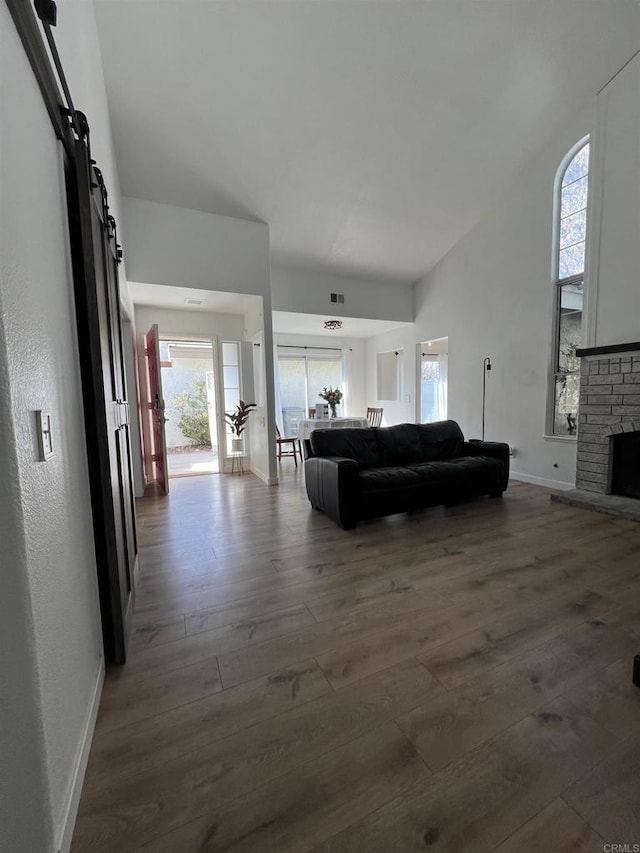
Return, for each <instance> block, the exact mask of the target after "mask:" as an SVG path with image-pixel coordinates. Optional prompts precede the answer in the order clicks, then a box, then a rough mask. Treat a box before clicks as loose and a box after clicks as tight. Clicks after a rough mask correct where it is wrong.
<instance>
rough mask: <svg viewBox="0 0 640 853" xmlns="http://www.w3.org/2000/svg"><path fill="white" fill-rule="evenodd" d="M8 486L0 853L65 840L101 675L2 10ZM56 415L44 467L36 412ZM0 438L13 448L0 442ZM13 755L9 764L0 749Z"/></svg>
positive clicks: (11, 39) (44, 255)
mask: <svg viewBox="0 0 640 853" xmlns="http://www.w3.org/2000/svg"><path fill="white" fill-rule="evenodd" d="M0 33H1V34H2V36H1V38H2V42H1V45H0V57H1V60H0V61H1V69H0V79H1V80H2V104H1V109H2V122H1V124H0V150H1V152H2V158H1V160H0V216H1V218H2V228H1V229H0V235H1V236H0V241H1V243H0V258H1V259H2V267H1V276H2V277H1V291H0V292H1V299H2V314H1V317H0V332H1V336H2V346H1V347H0V361H2V380H3V381H2V383H1V384H2V392H1V394H2V397H1V400H0V403H1V405H0V434H1V435H2V439H3V440H2V456H3V460H2V465H3V466H4V467H5V469H6V467H7V466H10V470H9V471H8V472H7V478H6V479H5V478H4V477H3V484H4V485H3V488H2V517H3V532H4V529H6V528H8V529H9V533H10V535H9V537H8V539H5V537H4V535H3V537H2V555H1V556H0V559H1V560H2V578H3V580H2V595H1V596H0V625H1V626H2V630H3V632H6V633H7V635H9V637H11V638H12V639H11V646H10V647H6V646H5V643H4V642H3V643H2V650H3V652H4V651H5V649H6V648H10V649H11V655H10V658H9V659H8V660H7V659H5V658H4V657H3V659H2V673H1V677H2V685H1V686H2V691H1V692H2V697H3V698H2V700H0V701H1V702H3V703H7V700H9V701H10V702H11V706H10V707H9V708H8V709H7V708H6V707H5V705H4V704H3V705H2V710H1V711H0V713H1V714H2V718H1V720H0V732H1V738H2V744H3V748H2V761H0V790H2V797H0V800H1V801H2V805H3V807H4V808H5V809H6V811H7V813H6V814H5V815H3V816H2V820H0V823H1V826H2V829H1V830H0V849H2V851H3V853H5V851H6V853H50V851H51V850H53V849H54V845H56V846H57V845H59V844H60V843H61V833H62V828H63V824H64V822H65V817H66V813H67V809H68V807H69V803H70V795H71V790H72V785H73V781H74V777H75V775H76V771H77V767H78V760H79V756H80V750H81V746H82V739H83V734H84V731H85V727H86V725H87V722H88V719H89V715H90V711H91V703H92V699H93V696H94V693H95V690H96V686H97V685H98V684H99V678H100V673H101V656H102V641H101V634H100V618H99V608H98V595H97V580H96V568H95V558H94V551H93V533H92V519H91V510H90V498H89V482H88V474H87V460H86V450H85V439H84V423H83V412H82V398H81V389H80V376H79V367H78V348H77V341H76V332H75V312H74V304H73V294H72V285H71V277H70V265H69V252H68V235H67V228H66V204H65V198H64V182H63V171H62V162H61V156H60V155H61V152H60V148H59V145H58V143H57V141H56V140H55V138H54V135H53V131H52V129H51V125H50V121H49V118H48V116H47V113H46V111H45V107H44V105H43V103H42V100H41V96H40V93H39V90H38V88H37V85H36V82H35V79H34V77H33V74H32V72H31V69H30V67H29V65H28V62H27V59H26V56H25V54H24V51H23V48H22V45H21V43H20V41H19V38H18V35H17V33H16V31H15V28H14V26H13V23H12V21H11V19H10V17H9V15H8V12H7V8H6V6H5V5H4V4H1V5H0ZM38 409H45V410H48V411H50V412H51V416H52V426H53V441H54V448H55V453H54V456H53V457H52V458H51V459H49V460H48V461H47V462H41V461H39V458H38V453H37V442H36V422H35V415H34V412H35V411H36V410H38ZM5 438H6V439H7V440H5ZM5 744H8V745H9V746H10V753H11V755H13V756H18V757H19V758H20V761H19V762H17V763H14V762H12V761H11V760H9V761H8V762H7V761H5V749H4V745H5Z"/></svg>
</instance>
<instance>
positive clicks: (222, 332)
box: [134, 305, 244, 341]
mask: <svg viewBox="0 0 640 853" xmlns="http://www.w3.org/2000/svg"><path fill="white" fill-rule="evenodd" d="M134 310H135V323H136V331H137V332H138V335H139V336H143V335H145V334H146V333H147V332H148V331H149V329H150V328H151V326H153V324H154V323H157V324H158V328H159V329H160V335H161V336H162V335H169V336H177V337H183V336H184V337H185V338H186V339H187V340H189V339H190V337H191V336H195V337H196V338H199V337H203V338H219V339H220V340H225V341H241V340H242V336H243V332H244V317H243V315H242V314H216V313H215V312H213V311H181V310H180V309H179V308H154V307H153V306H149V305H136V306H135V309H134Z"/></svg>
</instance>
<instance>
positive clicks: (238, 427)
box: [224, 400, 256, 438]
mask: <svg viewBox="0 0 640 853" xmlns="http://www.w3.org/2000/svg"><path fill="white" fill-rule="evenodd" d="M255 408H256V404H255V403H245V402H244V400H240V402H239V403H238V405H237V406H236V410H235V412H225V413H224V416H225V418H226V421H227V425H228V426H229V428H230V429H231V432H232V433H233V434H234V435H235V437H236V438H240V436H241V435H242V433H243V432H244V428H245V424H246V423H247V421H248V420H249V415H250V414H251V412H252V411H253V409H255Z"/></svg>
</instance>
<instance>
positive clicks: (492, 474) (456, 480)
mask: <svg viewBox="0 0 640 853" xmlns="http://www.w3.org/2000/svg"><path fill="white" fill-rule="evenodd" d="M409 467H410V470H411V471H413V472H414V473H415V474H417V475H418V477H419V478H420V481H421V482H423V483H427V482H428V483H430V484H432V485H434V486H443V487H445V486H446V488H447V491H451V490H452V489H455V488H456V486H457V485H459V484H460V485H463V486H464V491H469V490H473V488H474V486H475V485H476V484H478V485H479V486H481V487H483V488H484V487H485V484H486V483H487V480H490V481H491V482H495V484H496V486H497V485H499V484H500V483H501V481H502V476H503V466H502V463H501V462H500V460H499V459H492V458H491V457H489V456H458V457H456V458H455V459H447V460H446V461H444V460H443V461H440V462H421V463H419V464H418V465H411V466H409Z"/></svg>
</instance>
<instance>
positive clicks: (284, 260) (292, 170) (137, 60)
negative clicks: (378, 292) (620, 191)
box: [96, 0, 640, 281]
mask: <svg viewBox="0 0 640 853" xmlns="http://www.w3.org/2000/svg"><path fill="white" fill-rule="evenodd" d="M96 9H97V19H98V28H99V34H100V40H101V49H102V55H103V62H104V67H105V79H106V85H107V92H108V97H109V107H110V111H111V117H112V125H113V132H114V141H115V148H116V157H117V161H118V167H119V172H120V180H121V188H122V191H123V193H124V194H125V195H131V196H137V197H140V198H145V199H150V200H152V201H160V202H165V203H169V204H176V205H180V206H182V207H192V208H196V209H199V210H205V211H210V212H213V213H220V214H225V215H229V216H240V217H245V218H251V219H259V220H262V221H264V222H267V223H269V225H270V229H271V245H272V251H273V259H274V262H275V263H280V264H284V265H293V266H300V267H305V268H310V269H316V270H327V271H333V272H337V273H341V274H345V273H346V274H354V275H358V276H371V277H373V278H377V277H384V278H386V279H388V278H393V279H397V280H404V281H412V280H415V279H416V278H418V277H420V276H421V275H423V274H424V273H425V272H426V271H427V270H428V269H430V268H431V267H432V266H433V265H434V264H435V263H436V262H437V261H438V260H439V259H440V258H441V257H442V256H443V255H444V254H446V252H447V251H448V250H449V249H450V248H451V247H452V246H453V245H454V244H455V243H456V242H457V241H458V240H459V239H460V237H461V236H462V235H464V234H465V233H466V232H467V231H468V230H469V229H470V228H471V227H472V226H473V225H474V224H475V223H476V222H477V221H478V219H479V218H480V217H481V215H482V213H483V212H484V211H485V210H486V209H487V208H488V207H489V206H491V205H492V204H494V203H495V201H496V199H497V197H498V196H499V194H500V192H501V191H502V190H503V189H504V188H505V187H506V186H507V184H508V183H509V182H510V181H512V180H513V179H514V178H515V177H516V176H517V174H518V172H519V171H520V170H521V169H522V167H523V166H524V164H525V162H526V161H527V159H528V158H529V157H530V156H531V155H532V154H533V153H535V152H536V151H537V150H538V149H539V148H540V147H541V146H543V145H544V143H545V142H547V141H548V140H549V138H550V137H551V136H552V134H553V133H554V131H555V130H556V129H557V128H558V127H559V126H560V125H561V123H562V121H563V120H564V119H565V118H571V117H572V116H573V115H574V114H575V113H577V112H578V110H579V109H580V108H582V107H584V106H586V105H587V104H588V102H589V99H590V98H592V97H593V95H594V94H595V93H596V91H597V90H598V89H600V88H601V87H602V86H603V85H604V84H605V83H606V82H607V80H608V79H609V78H610V77H611V76H612V75H613V74H615V72H616V71H617V70H618V69H619V68H620V67H621V66H622V64H623V63H624V62H625V61H626V60H628V59H629V58H630V57H631V55H632V54H633V53H634V52H635V51H636V50H637V49H638V47H640V3H638V2H637V0H411V2H409V0H382V2H378V0H154V2H149V0H96Z"/></svg>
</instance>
